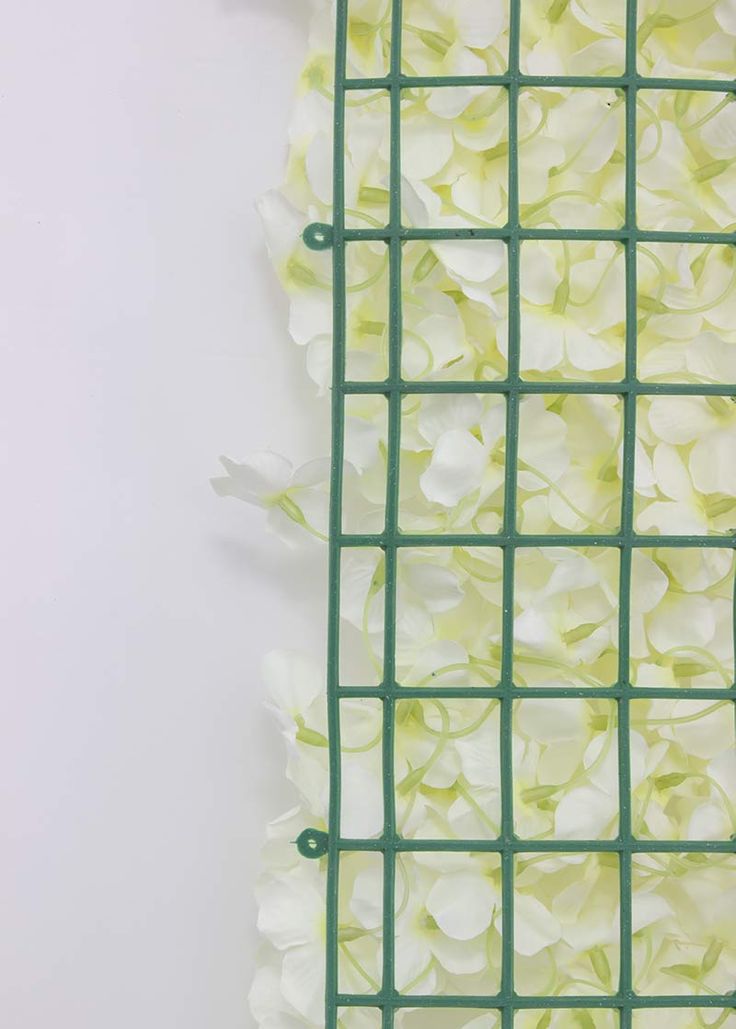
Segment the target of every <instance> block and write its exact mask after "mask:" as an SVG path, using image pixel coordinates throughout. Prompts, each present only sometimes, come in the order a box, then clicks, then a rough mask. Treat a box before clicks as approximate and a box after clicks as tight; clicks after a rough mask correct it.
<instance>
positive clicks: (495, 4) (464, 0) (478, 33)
mask: <svg viewBox="0 0 736 1029" xmlns="http://www.w3.org/2000/svg"><path fill="white" fill-rule="evenodd" d="M453 7H454V10H455V24H456V26H457V34H458V38H459V39H460V41H461V42H463V43H464V44H465V45H466V46H468V47H472V48H473V49H484V48H485V47H488V46H490V45H491V44H492V43H494V42H495V41H496V40H497V39H498V37H499V36H500V34H501V33H502V32H503V30H504V28H505V26H506V21H507V14H506V7H505V4H504V3H502V2H501V0H455V3H454V5H453Z"/></svg>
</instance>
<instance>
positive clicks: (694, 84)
mask: <svg viewBox="0 0 736 1029" xmlns="http://www.w3.org/2000/svg"><path fill="white" fill-rule="evenodd" d="M336 13H337V17H336V62H335V83H334V197H333V202H334V217H333V224H332V225H323V224H319V223H315V224H312V225H310V226H308V228H307V229H306V231H305V233H304V239H305V242H306V243H307V245H308V246H309V247H311V248H312V249H315V250H328V249H331V250H332V255H333V290H334V297H333V302H334V308H333V311H334V352H333V380H332V434H333V439H332V479H331V516H330V543H329V561H330V571H329V582H330V587H329V589H330V594H329V629H328V683H327V691H328V708H329V733H330V739H329V752H330V805H329V831H328V832H327V833H321V832H319V831H317V830H307V831H305V833H303V834H302V836H301V837H300V840H299V841H298V842H299V849H300V851H301V853H302V854H303V855H305V856H307V857H315V858H316V857H323V856H325V855H326V858H327V869H328V870H327V943H326V1007H325V1026H326V1027H327V1029H336V1027H337V1025H338V1019H339V1013H340V1010H341V1009H345V1008H350V1007H361V1008H373V1009H377V1011H380V1013H381V1014H380V1020H381V1023H382V1025H383V1027H384V1029H389V1027H391V1026H393V1025H394V1017H395V1012H396V1011H397V1010H398V1009H399V1008H412V1009H417V1008H420V1009H421V1008H445V1009H448V1008H462V1009H464V1010H470V1011H472V1010H473V1009H478V1012H479V1013H480V1012H482V1011H483V1010H489V1011H490V1010H493V1011H498V1012H500V1020H501V1024H502V1026H503V1027H504V1029H511V1026H512V1025H513V1022H514V1014H515V1012H517V1011H521V1010H524V1009H539V1010H540V1011H542V1010H548V1009H551V1008H566V1009H576V1008H579V1009H594V1008H597V1009H614V1010H617V1011H618V1013H619V1020H620V1026H621V1027H622V1029H628V1027H630V1026H631V1024H632V1012H633V1010H634V1009H642V1008H644V1009H645V1008H654V1007H657V1008H683V1007H685V1008H701V1009H703V1008H733V1007H734V1006H735V1005H736V998H735V997H734V995H733V994H727V995H725V996H715V995H710V994H703V995H698V996H688V995H682V994H678V995H675V996H656V997H654V996H647V997H645V996H638V995H637V994H636V993H635V992H634V989H633V985H632V982H633V976H632V855H636V854H637V853H642V852H657V853H666V852H680V853H687V852H698V853H703V854H717V853H728V854H733V853H736V844H735V843H734V841H733V840H726V841H718V842H705V843H700V842H686V841H674V842H673V841H667V842H665V841H656V840H654V841H653V840H640V839H636V838H635V837H634V836H633V835H632V827H631V788H630V760H629V758H630V745H629V744H630V736H629V726H630V714H629V705H630V700H631V699H632V697H633V696H634V695H638V696H639V697H641V696H642V695H643V694H644V695H646V697H647V698H651V697H661V698H675V697H676V698H678V699H679V698H685V697H688V696H690V697H696V698H697V699H698V700H704V699H708V698H712V699H718V700H723V699H730V700H733V699H736V688H734V686H733V684H732V686H731V687H730V688H714V689H707V688H706V689H689V688H682V687H676V688H652V689H649V688H642V687H636V688H635V689H632V684H631V681H630V673H629V632H630V630H629V614H630V600H631V562H632V551H633V549H634V548H635V547H656V546H658V545H662V543H663V542H664V541H663V540H662V538H661V537H659V536H645V535H641V534H637V533H635V532H634V528H633V524H634V519H633V509H634V448H635V442H636V412H637V398H638V397H639V396H644V395H661V394H669V395H688V394H689V395H698V396H708V395H710V396H729V397H733V396H734V395H735V394H736V385H731V384H729V385H691V384H682V385H676V384H670V383H643V382H640V381H639V380H638V379H637V288H636V287H637V244H638V243H641V242H660V241H661V242H673V243H722V244H724V243H725V244H734V243H735V242H736V234H734V233H713V232H654V231H651V232H648V231H643V230H641V229H639V228H638V227H637V212H636V130H637V124H636V119H637V95H638V93H639V91H640V90H652V89H687V90H714V91H718V92H720V93H728V92H731V93H733V92H736V81H733V80H731V81H722V80H719V81H710V80H703V79H692V80H691V79H671V78H645V77H642V76H641V75H639V74H638V73H637V2H636V0H629V2H628V7H627V15H626V66H625V73H624V74H623V75H621V76H615V77H606V76H596V77H587V76H568V75H565V76H533V75H525V74H522V73H521V72H520V69H519V51H520V21H521V11H520V0H511V2H510V51H509V64H508V71H507V73H506V74H503V75H488V76H472V77H458V76H453V77H426V76H422V77H418V76H412V77H410V76H407V75H404V74H402V71H401V67H402V65H401V34H402V33H401V29H402V0H393V3H392V10H391V18H392V22H391V26H392V31H391V39H392V46H391V61H390V70H389V73H388V75H387V76H386V77H385V78H371V79H367V78H361V79H350V78H347V77H346V50H347V22H348V12H347V0H337V12H336ZM458 85H478V86H500V87H503V88H504V89H505V90H506V91H507V95H508V112H509V124H508V147H509V172H508V222H507V224H506V225H505V226H503V227H499V228H473V227H468V228H457V229H455V228H452V229H431V228H429V229H424V228H404V227H402V223H401V146H400V111H401V108H400V104H401V96H402V90H406V89H410V88H412V87H434V88H441V87H443V86H458ZM526 86H548V87H555V86H557V87H573V86H578V87H585V88H590V89H595V88H608V89H611V88H614V89H616V90H617V91H621V93H622V94H623V96H624V97H625V111H626V165H625V220H624V223H623V226H622V227H621V228H618V229H610V230H609V229H595V230H582V229H566V230H562V229H561V230H556V229H547V228H544V229H532V228H524V227H522V225H521V224H520V218H519V160H518V142H519V140H518V102H519V93H520V90H521V89H522V88H523V87H526ZM366 89H384V90H386V91H387V92H388V96H389V98H390V101H389V102H390V123H391V150H390V190H389V194H390V200H389V220H388V224H387V225H386V226H385V227H383V228H379V229H362V228H361V229H353V228H346V226H345V188H344V144H345V99H346V94H347V93H349V91H353V90H366ZM438 239H466V240H467V239H478V240H481V239H496V240H502V241H503V242H504V243H505V244H506V247H507V255H508V283H509V315H508V324H509V343H508V373H507V377H506V378H505V380H502V381H492V382H491V381H480V382H479V381H473V382H467V381H459V382H451V381H426V382H417V381H405V380H404V379H403V378H402V373H401V347H402V310H401V304H402V293H401V263H402V246H403V244H404V242H405V241H408V240H438ZM530 239H537V240H539V239H547V240H565V239H566V240H575V239H578V240H612V241H618V242H619V243H620V244H621V245H622V246H623V248H624V250H625V257H626V287H627V301H626V350H625V376H624V378H623V380H622V381H620V382H614V383H599V382H559V381H556V382H529V381H524V380H523V379H522V378H521V377H520V368H519V356H520V338H519V335H520V334H519V327H520V299H519V259H520V246H521V244H522V242H523V241H524V240H530ZM359 240H371V241H382V242H384V243H385V244H386V246H387V248H388V256H389V283H390V285H389V290H390V313H389V370H388V376H387V378H386V379H385V380H382V381H380V382H363V381H361V382H354V381H348V380H347V379H346V374H345V371H346V361H345V348H346V250H347V248H348V247H349V246H350V245H351V243H352V242H354V241H359ZM463 392H465V393H471V392H472V393H476V394H477V393H493V394H498V395H501V396H502V397H504V398H505V400H506V411H507V413H506V419H507V421H506V439H507V453H506V471H505V475H506V481H505V501H504V522H503V530H502V531H501V532H499V533H497V534H493V535H482V534H473V535H448V534H443V535H441V536H440V535H417V534H411V535H405V536H402V534H401V533H400V531H399V528H398V514H399V510H398V509H399V486H398V483H399V450H400V427H401V404H402V398H403V397H404V396H405V395H406V394H429V393H463ZM531 393H545V394H554V393H557V394H568V393H588V394H590V393H599V394H600V393H606V394H613V395H617V396H620V397H621V398H622V403H623V408H624V441H623V492H622V511H621V529H620V531H619V532H617V533H615V534H612V535H588V534H585V535H574V534H573V535H570V534H565V535H544V536H539V535H529V534H526V535H525V534H522V533H520V532H518V531H517V519H516V476H517V450H518V435H519V433H518V429H519V402H520V398H521V397H523V396H524V395H526V394H531ZM351 394H375V395H381V396H384V397H385V398H386V400H387V403H388V477H387V495H386V521H385V529H384V531H383V532H380V533H377V534H372V535H369V534H360V535H350V534H346V533H344V532H343V529H342V510H341V496H342V476H343V452H344V403H345V398H346V397H347V396H349V395H351ZM440 545H441V546H443V547H447V546H458V547H463V546H484V545H485V546H493V547H498V548H500V549H501V551H502V553H503V622H504V624H503V644H502V672H501V681H500V684H499V685H498V686H495V687H475V686H474V687H467V688H466V687H457V686H451V687H445V688H444V690H443V688H442V687H437V688H433V687H427V686H425V687H413V686H410V687H405V686H404V687H402V686H401V685H399V684H398V683H397V682H396V676H395V636H396V579H397V555H398V550H399V548H400V547H402V546H412V547H417V546H421V547H432V546H440ZM563 545H564V546H567V547H583V546H584V547H595V546H604V545H605V546H607V547H613V548H616V549H617V550H618V552H619V555H620V606H619V629H618V635H619V665H618V671H619V675H618V682H617V683H616V684H615V685H614V686H611V687H584V686H581V687H577V686H560V687H552V688H550V687H544V688H542V687H538V688H533V687H527V686H525V687H520V686H518V685H517V684H515V681H514V668H513V633H512V626H513V612H514V596H513V594H514V560H515V555H516V551H517V549H518V548H519V547H522V546H527V547H528V546H534V547H550V546H563ZM666 545H667V546H668V547H721V548H723V547H734V545H736V541H735V540H734V538H733V536H731V537H728V536H726V537H724V536H668V537H667V540H666ZM355 547H373V548H379V549H380V550H381V551H382V552H383V554H384V556H385V633H384V661H383V668H384V677H383V681H382V683H381V685H380V686H379V687H377V688H376V687H370V688H368V687H366V688H362V687H353V686H350V687H349V686H343V685H342V684H341V682H340V678H339V660H338V655H339V644H340V562H341V554H342V552H343V550H344V549H345V548H355ZM535 694H536V695H540V694H541V695H544V696H546V697H560V698H562V697H585V696H588V695H595V697H597V698H601V697H608V698H611V699H613V700H614V701H615V702H616V704H617V706H618V753H619V797H620V811H619V833H618V836H617V837H616V838H615V839H613V840H595V841H585V840H583V841H581V840H575V841H574V843H571V842H570V841H562V840H520V839H518V838H517V837H516V836H515V835H514V831H513V827H514V821H513V797H514V789H513V779H512V775H513V772H512V713H513V702H514V700H515V698H518V697H521V696H523V697H529V696H533V695H535ZM356 696H357V697H374V698H376V697H378V698H380V699H381V702H382V705H383V767H384V772H383V794H384V798H383V799H384V812H385V824H384V831H383V833H382V835H381V837H380V838H378V839H363V840H355V839H350V840H346V839H342V838H341V837H340V834H339V824H340V823H339V816H340V796H341V782H340V768H341V766H340V700H341V698H346V697H356ZM418 696H419V697H422V696H424V697H431V696H436V697H442V696H452V697H463V696H466V697H477V698H479V697H494V698H498V699H499V701H500V707H501V784H500V788H501V803H502V814H501V823H502V825H501V833H500V836H499V838H498V839H495V840H490V841H489V840H464V839H461V840H454V839H453V840H436V841H435V840H426V839H421V840H416V839H411V840H410V839H402V838H401V837H400V836H399V835H398V833H397V829H396V800H395V789H394V771H393V768H394V765H393V748H394V729H395V708H396V704H397V703H398V701H399V700H400V699H403V698H406V697H412V698H416V697H418ZM412 850H414V851H417V850H426V851H448V850H452V851H460V852H474V853H479V852H489V853H495V854H498V855H500V860H501V867H502V883H503V886H502V901H503V911H502V920H503V930H502V957H501V988H500V991H499V992H498V994H496V995H494V996H462V997H452V996H442V995H440V996H416V995H411V996H406V995H403V996H402V995H400V994H399V993H398V991H397V990H396V989H395V980H394V896H395V883H396V861H397V855H399V854H400V853H401V852H403V851H412ZM572 850H574V851H575V852H577V853H580V852H592V851H605V852H608V853H614V854H617V855H618V859H619V867H620V892H621V919H620V977H619V982H618V988H617V991H616V992H615V993H614V994H613V995H611V996H564V997H560V996H547V997H544V996H534V997H524V996H520V995H518V994H517V993H516V991H515V989H514V856H515V854H517V853H521V852H524V853H532V852H540V853H545V852H569V851H572ZM346 851H375V852H378V853H380V854H381V855H382V856H383V869H384V873H383V874H384V886H383V969H382V983H381V987H380V991H379V992H378V993H376V994H375V995H373V996H371V995H369V996H365V995H360V996H357V995H346V994H341V993H339V990H338V885H339V882H338V878H339V859H340V855H341V853H343V852H346Z"/></svg>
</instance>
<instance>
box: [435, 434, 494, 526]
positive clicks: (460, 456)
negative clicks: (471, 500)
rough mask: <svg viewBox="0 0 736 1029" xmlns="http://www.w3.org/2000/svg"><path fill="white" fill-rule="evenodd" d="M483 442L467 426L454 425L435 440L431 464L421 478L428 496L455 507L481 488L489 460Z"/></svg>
mask: <svg viewBox="0 0 736 1029" xmlns="http://www.w3.org/2000/svg"><path fill="white" fill-rule="evenodd" d="M487 460H488V458H487V454H486V449H485V447H484V446H483V444H482V443H481V442H480V441H479V440H478V439H476V438H475V436H473V435H472V434H471V433H469V432H468V431H467V430H465V429H451V430H450V431H449V432H445V433H443V434H442V435H441V436H440V437H439V438H438V439H437V441H436V443H435V446H434V450H433V451H432V460H431V462H430V465H429V468H427V470H426V472H424V474H423V475H422V476H421V478H420V480H419V481H420V484H421V488H422V492H423V493H424V495H425V497H426V498H427V500H431V501H433V502H435V503H437V504H442V505H443V506H444V507H455V505H456V504H458V503H459V502H460V501H461V500H462V499H463V497H465V496H467V495H468V493H471V492H472V491H473V490H475V489H478V488H479V487H480V485H481V482H482V478H483V471H484V469H485V467H486V463H487Z"/></svg>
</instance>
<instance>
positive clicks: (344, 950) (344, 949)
mask: <svg viewBox="0 0 736 1029" xmlns="http://www.w3.org/2000/svg"><path fill="white" fill-rule="evenodd" d="M339 946H340V952H341V954H343V955H344V956H345V957H346V958H347V960H348V961H349V963H350V964H351V965H352V966H353V968H354V969H355V971H356V972H357V973H358V975H359V976H360V977H361V979H363V980H364V981H365V982H366V983H367V985H368V986H370V988H371V990H373V992H374V993H378V992H379V991H380V989H381V987H380V985H379V983H377V982H376V980H375V979H374V978H373V977H372V976H371V975H369V974H368V972H366V970H365V969H364V968H363V966H362V965H361V963H360V962H359V961H358V959H357V958H356V957H355V955H354V954H353V952H352V951H351V950H350V947H349V945H348V944H347V943H344V942H343V943H340V945H339Z"/></svg>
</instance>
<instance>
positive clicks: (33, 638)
mask: <svg viewBox="0 0 736 1029" xmlns="http://www.w3.org/2000/svg"><path fill="white" fill-rule="evenodd" d="M307 15H308V6H307V3H306V0H122V2H119V3H104V2H103V3H101V2H100V0H32V2H25V3H20V2H18V0H0V24H2V31H1V32H0V148H1V153H2V156H1V157H0V293H1V294H2V297H1V303H0V308H1V311H0V318H1V321H0V338H1V353H2V365H1V368H0V419H1V420H2V429H1V431H0V448H1V450H2V484H3V490H2V494H3V500H2V503H1V504H0V522H1V524H0V614H1V615H2V630H1V631H2V636H3V642H2V648H1V650H0V676H1V685H0V689H1V697H2V708H1V712H0V805H1V808H0V836H1V840H0V863H1V866H2V867H1V868H0V912H1V915H0V1025H1V1026H2V1027H3V1029H51V1027H52V1026H53V1027H54V1029H131V1027H135V1029H236V1027H245V1026H251V1025H252V1020H251V1018H250V1016H249V1014H248V1013H247V1008H246V1003H245V995H246V992H247V987H248V982H249V977H250V966H251V963H252V959H253V954H254V948H255V944H256V937H255V932H254V929H253V922H254V918H255V910H254V904H253V899H252V887H253V880H254V876H255V873H256V870H257V867H258V860H259V857H258V849H259V846H260V843H261V839H262V835H263V828H264V825H265V822H266V820H267V818H268V817H272V816H273V815H274V814H276V813H278V812H279V811H280V810H281V809H282V808H283V807H285V806H288V804H289V802H290V796H289V793H288V790H287V789H286V787H285V785H284V784H283V783H282V781H281V776H282V765H283V759H282V747H281V743H280V741H279V738H278V735H277V732H276V729H275V727H274V726H273V724H272V721H271V718H270V716H269V715H268V714H266V713H264V712H263V711H262V709H261V702H262V696H263V687H262V683H261V681H260V677H259V663H260V658H261V656H262V654H263V653H264V652H265V651H266V650H268V649H269V648H271V647H273V646H276V645H278V644H280V643H282V642H283V640H284V639H286V640H288V641H290V643H291V645H293V646H303V647H304V648H305V649H307V650H308V651H310V652H312V653H314V654H315V655H317V656H319V655H320V654H321V653H322V648H323V619H322V615H321V610H322V594H321V593H319V592H318V593H317V596H318V600H317V603H315V599H314V598H315V591H320V590H321V589H322V580H321V568H320V561H319V560H318V559H316V558H314V557H311V558H303V557H301V558H300V557H294V556H292V555H289V554H287V553H286V552H285V551H284V549H283V548H282V546H281V545H280V544H279V543H278V542H277V541H275V540H274V539H273V538H269V537H266V536H265V534H264V530H263V517H262V513H261V512H260V511H256V510H251V509H249V508H246V507H245V506H244V505H240V504H238V503H236V502H235V501H223V500H218V499H217V498H216V497H215V496H214V494H212V493H211V491H210V488H209V485H208V482H207V479H208V476H209V475H211V474H214V473H216V471H217V463H216V459H217V455H218V454H219V453H222V452H224V453H228V454H230V455H231V456H234V457H237V456H240V455H243V454H245V453H247V452H248V451H249V450H250V449H255V448H257V447H273V448H275V449H278V450H281V451H283V452H284V453H287V454H289V455H290V456H293V457H295V458H297V459H303V458H306V457H311V456H317V455H318V454H320V453H325V452H326V451H327V447H328V441H327V439H326V438H324V437H322V438H320V432H321V431H322V427H321V424H320V423H318V422H317V421H315V418H314V407H313V402H312V401H311V389H310V388H309V387H308V385H307V383H306V379H305V376H304V373H303V372H302V360H301V355H300V354H299V353H298V352H296V351H295V349H294V348H293V346H292V345H291V344H290V343H289V341H288V340H287V338H286V332H285V315H284V307H283V301H282V298H281V296H280V293H279V289H278V287H277V285H276V284H275V281H274V279H273V276H272V274H271V271H270V268H269V267H268V265H267V261H266V258H265V255H264V248H263V244H262V237H261V233H260V226H259V224H258V220H257V217H256V214H255V212H254V209H253V203H254V200H255V198H256V197H257V196H258V195H259V194H260V193H261V192H262V191H264V190H265V189H266V188H268V187H269V186H271V185H274V184H276V183H278V181H279V179H280V176H281V172H282V167H283V161H284V157H285V151H286V126H287V120H288V117H289V112H290V109H291V105H292V96H293V89H294V84H295V80H296V78H297V75H298V72H299V67H300V64H301V60H302V57H303V54H304V48H305V40H306V31H305V26H306V20H307Z"/></svg>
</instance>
